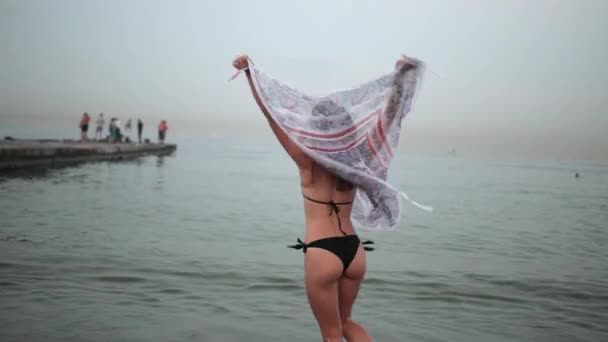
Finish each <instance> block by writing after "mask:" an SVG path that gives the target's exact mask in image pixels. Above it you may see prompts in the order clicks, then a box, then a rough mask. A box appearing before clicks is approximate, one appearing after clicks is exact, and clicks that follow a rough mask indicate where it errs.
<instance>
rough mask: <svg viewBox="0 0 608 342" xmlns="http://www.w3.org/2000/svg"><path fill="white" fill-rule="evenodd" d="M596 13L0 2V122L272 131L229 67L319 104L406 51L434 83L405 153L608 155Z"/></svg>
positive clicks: (564, 7)
mask: <svg viewBox="0 0 608 342" xmlns="http://www.w3.org/2000/svg"><path fill="white" fill-rule="evenodd" d="M606 13H608V1H604V0H578V1H574V0H572V1H570V0H568V1H566V0H534V1H530V0H525V1H524V0H501V1H499V0H478V1H473V0H467V1H465V0H453V1H447V0H429V1H408V0H373V1H372V0H370V1H338V0H332V1H326V0H324V1H322V0H307V1H286V0H268V1H264V0H259V1H227V0H224V1H219V0H217V1H203V0H199V1H169V0H167V1H153V0H141V1H140V0H120V1H110V0H104V1H100V0H96V1H87V0H73V1H66V0H54V1H51V0H48V1H43V0H40V1H30V0H0V51H1V53H0V119H2V118H4V119H6V120H9V119H11V120H15V118H17V120H21V119H23V120H24V122H33V120H32V118H35V120H36V121H35V122H36V123H41V122H45V120H65V121H66V122H68V123H69V124H73V122H75V121H77V120H78V118H79V116H80V114H81V113H82V112H83V111H87V112H89V113H91V114H93V116H96V115H97V114H98V113H99V112H104V113H106V114H107V115H112V116H120V117H121V118H127V117H133V118H136V117H139V116H141V117H142V118H144V119H145V120H146V121H147V122H152V123H154V124H156V122H157V120H159V119H161V118H166V119H168V120H169V123H170V126H171V127H173V128H174V129H175V130H180V129H183V130H190V131H194V130H199V131H200V132H201V134H208V133H209V132H211V131H214V132H226V131H228V130H231V129H233V128H235V129H238V130H239V132H245V131H248V132H249V133H250V134H269V130H268V129H267V127H265V126H264V125H265V122H264V121H263V120H264V119H263V117H262V115H261V114H260V113H259V111H258V110H257V108H256V107H255V103H254V102H253V99H252V97H251V95H250V92H249V90H248V89H247V87H246V83H245V78H240V79H237V80H235V81H233V82H228V81H227V79H228V78H229V77H230V76H231V75H232V73H233V69H232V67H231V62H232V59H233V58H234V56H235V55H237V54H239V53H247V54H249V55H250V56H251V57H252V59H253V60H254V61H255V62H256V64H257V65H258V66H259V67H260V68H261V69H263V70H264V71H266V72H267V73H269V74H271V75H273V76H275V77H277V78H279V79H281V80H284V81H286V82H288V83H290V84H292V85H294V86H296V87H297V88H299V89H301V90H302V91H304V92H307V93H311V94H316V95H323V94H324V93H327V92H329V91H332V90H335V89H341V88H346V87H350V86H353V85H356V84H359V83H361V82H364V81H366V80H368V79H371V78H374V77H376V76H379V75H380V74H381V73H383V72H386V71H389V70H390V69H391V68H392V66H393V63H394V61H395V59H396V58H397V57H398V56H399V55H400V54H401V53H406V54H409V55H412V56H415V57H417V58H419V59H422V60H424V61H425V62H426V63H427V64H428V67H429V69H430V71H429V72H428V73H427V74H426V76H425V81H424V85H423V87H422V89H421V92H420V94H419V95H418V102H417V103H416V105H415V107H414V111H413V112H412V113H410V116H409V117H408V118H407V120H406V121H405V125H404V127H403V134H404V135H403V137H404V138H403V139H405V140H404V141H406V142H411V143H412V144H419V145H420V146H424V145H428V146H435V147H439V148H445V149H449V148H452V147H455V148H457V149H465V150H466V149H469V148H470V149H475V148H480V147H483V149H486V150H490V151H491V150H492V149H497V150H499V149H507V150H508V149H510V150H513V151H519V152H526V151H527V152H529V151H533V152H537V153H541V154H542V153H544V152H545V151H546V152H547V153H553V154H555V153H556V152H557V154H560V153H561V152H564V154H567V155H570V156H575V157H576V156H577V155H580V156H581V157H600V158H601V157H603V158H607V159H608V116H607V115H606V114H608V111H607V109H608V101H607V100H606V97H607V95H608V92H607V90H608V87H607V86H606V79H607V78H608V67H607V66H606V61H608V20H606ZM67 120H72V121H71V122H70V121H67ZM0 125H1V124H0Z"/></svg>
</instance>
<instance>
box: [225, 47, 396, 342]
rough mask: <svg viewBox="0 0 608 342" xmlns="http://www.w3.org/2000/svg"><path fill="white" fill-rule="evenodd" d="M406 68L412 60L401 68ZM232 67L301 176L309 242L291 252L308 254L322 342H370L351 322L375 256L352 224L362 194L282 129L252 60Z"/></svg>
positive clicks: (307, 274)
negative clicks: (243, 76) (257, 82)
mask: <svg viewBox="0 0 608 342" xmlns="http://www.w3.org/2000/svg"><path fill="white" fill-rule="evenodd" d="M404 63H407V60H405V59H404V60H400V61H398V62H397V65H403V64H404ZM233 66H234V67H235V68H236V69H238V70H245V73H246V75H247V79H248V82H249V86H250V88H251V91H252V94H253V97H254V98H255V101H256V103H257V104H258V106H259V107H260V109H261V111H262V113H263V114H264V116H266V119H267V120H268V123H269V124H270V127H271V129H272V131H273V132H274V134H275V135H276V137H277V139H278V141H279V143H280V144H281V145H282V146H283V148H284V149H285V151H286V152H287V154H288V155H289V156H290V157H291V158H292V159H293V161H294V162H295V164H296V165H297V167H298V170H299V173H300V181H301V187H302V195H303V200H304V211H305V218H306V234H305V241H304V242H300V243H299V244H298V245H295V246H290V247H293V248H296V249H302V250H303V251H304V253H305V256H304V274H305V286H306V294H307V297H308V301H309V303H310V307H311V309H312V311H313V314H314V316H315V318H316V320H317V322H318V324H319V328H320V330H321V334H322V336H323V340H324V341H342V338H343V337H344V338H346V340H347V341H350V342H352V341H371V340H372V338H371V336H370V335H369V334H368V333H367V331H366V330H365V329H364V328H363V327H362V326H361V325H360V324H358V323H356V322H354V321H353V320H352V319H351V313H352V308H353V304H354V302H355V299H356V298H357V293H358V292H359V288H360V286H361V282H362V281H363V278H364V276H365V272H366V255H365V250H366V249H367V250H372V248H368V247H364V246H363V244H367V243H371V242H365V243H362V242H361V241H360V239H359V237H358V236H357V234H356V232H355V229H354V227H353V225H352V222H351V218H350V216H351V211H352V203H353V199H354V197H355V194H356V191H357V189H356V188H355V187H354V186H353V184H350V183H349V182H347V181H345V180H344V179H341V178H339V177H337V176H336V175H334V174H332V173H331V172H329V171H328V170H326V169H324V168H323V167H322V166H321V165H319V164H318V163H316V162H315V161H313V160H312V159H311V158H310V157H309V156H308V155H307V154H305V153H304V152H303V151H302V150H301V149H300V148H299V147H298V146H297V145H296V144H295V143H294V142H293V141H291V140H290V138H289V137H288V135H287V134H286V133H285V132H284V131H283V130H282V129H281V128H280V127H279V125H278V124H277V122H275V120H274V119H273V117H272V116H271V115H270V113H269V111H268V109H267V108H266V107H265V106H264V103H263V102H262V100H261V99H260V96H259V94H258V92H257V91H256V88H255V85H254V83H253V79H252V75H251V72H250V70H249V62H248V57H247V56H240V57H237V58H236V59H235V60H234V61H233ZM328 212H329V215H328Z"/></svg>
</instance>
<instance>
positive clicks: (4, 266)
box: [0, 261, 15, 268]
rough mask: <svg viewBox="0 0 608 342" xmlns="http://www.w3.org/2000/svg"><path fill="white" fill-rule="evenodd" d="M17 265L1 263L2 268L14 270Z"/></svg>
mask: <svg viewBox="0 0 608 342" xmlns="http://www.w3.org/2000/svg"><path fill="white" fill-rule="evenodd" d="M14 266H15V265H13V264H9V263H6V262H1V261H0V268H12V267H14Z"/></svg>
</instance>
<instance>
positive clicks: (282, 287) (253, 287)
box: [246, 284, 304, 291]
mask: <svg viewBox="0 0 608 342" xmlns="http://www.w3.org/2000/svg"><path fill="white" fill-rule="evenodd" d="M303 288H304V287H303V285H296V284H251V285H248V286H247V287H246V289H247V290H260V291H264V290H285V291H291V290H300V289H303Z"/></svg>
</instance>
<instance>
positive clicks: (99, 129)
mask: <svg viewBox="0 0 608 342" xmlns="http://www.w3.org/2000/svg"><path fill="white" fill-rule="evenodd" d="M105 123H106V120H105V119H104V118H103V113H99V117H98V118H97V123H96V127H95V140H97V141H99V140H101V134H102V133H103V125H105Z"/></svg>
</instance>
